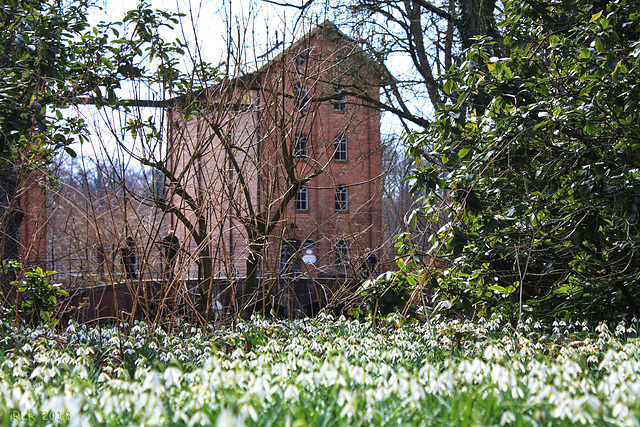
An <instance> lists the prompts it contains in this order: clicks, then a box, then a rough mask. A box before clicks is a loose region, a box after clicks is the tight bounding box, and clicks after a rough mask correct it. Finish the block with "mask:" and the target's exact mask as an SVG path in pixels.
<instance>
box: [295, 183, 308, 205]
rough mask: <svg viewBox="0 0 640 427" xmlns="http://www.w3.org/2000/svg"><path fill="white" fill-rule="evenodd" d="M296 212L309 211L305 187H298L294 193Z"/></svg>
mask: <svg viewBox="0 0 640 427" xmlns="http://www.w3.org/2000/svg"><path fill="white" fill-rule="evenodd" d="M295 203H296V210H297V211H308V210H309V190H308V189H307V187H300V188H299V189H298V192H297V193H296V200H295Z"/></svg>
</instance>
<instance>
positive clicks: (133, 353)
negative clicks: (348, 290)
mask: <svg viewBox="0 0 640 427" xmlns="http://www.w3.org/2000/svg"><path fill="white" fill-rule="evenodd" d="M518 326H519V327H517V328H514V327H513V326H511V325H510V324H508V323H506V322H504V321H502V319H501V318H499V317H498V318H495V319H492V320H487V321H484V320H480V321H478V322H465V321H452V320H446V319H435V320H433V321H432V322H431V324H425V325H411V326H403V325H399V324H395V325H394V324H388V325H385V326H381V327H379V328H377V329H371V328H370V327H369V325H368V324H362V323H358V322H357V321H351V320H347V319H344V318H341V319H332V318H330V317H323V318H318V319H305V320H295V321H286V322H283V321H267V320H262V319H254V320H253V321H252V322H250V323H246V324H241V325H240V326H238V327H236V328H235V329H234V328H231V327H229V328H226V329H219V330H212V331H209V332H203V331H202V330H200V329H196V328H194V327H191V326H189V325H179V326H178V327H177V328H175V329H174V330H173V333H167V332H165V331H163V330H160V329H158V330H149V328H148V327H147V326H145V325H144V324H136V325H134V326H133V327H132V328H131V329H130V330H129V332H128V333H127V334H124V333H123V332H122V330H124V329H122V328H118V327H108V328H88V327H86V326H78V325H74V324H71V325H69V326H68V328H67V329H66V330H65V331H64V332H61V333H58V332H55V331H54V330H51V329H46V328H38V329H25V328H21V329H15V328H13V327H12V326H9V325H7V324H4V323H0V336H1V337H2V339H1V340H0V346H1V347H2V355H1V356H0V424H1V425H106V426H116V425H221V426H226V425H229V426H235V425H242V424H244V425H259V426H268V425H287V426H289V425H291V426H305V425H314V426H315V425H319V426H334V425H337V426H341V425H385V426H386V425H582V424H587V425H591V424H595V425H638V423H639V420H640V357H639V356H640V341H639V340H638V333H637V326H638V325H637V321H636V319H633V320H632V321H631V322H629V323H626V324H625V323H624V322H621V323H620V324H618V325H614V326H611V327H607V326H606V325H605V324H600V325H597V326H595V327H593V328H592V327H591V325H588V324H587V323H586V322H567V323H565V322H560V323H553V324H548V325H546V324H542V323H540V322H536V321H534V320H527V321H525V322H523V323H522V324H520V325H518ZM176 331H177V332H176Z"/></svg>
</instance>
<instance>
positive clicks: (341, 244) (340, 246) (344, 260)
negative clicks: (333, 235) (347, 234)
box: [336, 239, 349, 265]
mask: <svg viewBox="0 0 640 427" xmlns="http://www.w3.org/2000/svg"><path fill="white" fill-rule="evenodd" d="M336 264H337V265H348V264H349V243H347V241H346V240H345V239H338V241H337V242H336Z"/></svg>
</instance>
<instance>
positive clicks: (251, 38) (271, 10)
mask: <svg viewBox="0 0 640 427" xmlns="http://www.w3.org/2000/svg"><path fill="white" fill-rule="evenodd" d="M149 1H150V4H151V7H152V8H153V9H160V10H164V11H172V12H179V13H183V14H185V17H183V18H182V21H181V23H180V24H179V25H177V26H175V28H174V29H173V30H169V29H163V30H162V32H161V36H162V37H163V39H164V40H175V39H176V38H177V39H180V40H183V41H185V42H186V43H187V46H188V49H189V52H190V54H191V55H194V54H195V53H196V52H199V54H200V56H201V59H202V60H204V61H206V62H209V63H211V64H214V65H217V64H221V63H222V62H223V61H225V59H226V54H227V43H228V41H229V33H228V28H233V29H234V31H233V38H235V39H237V38H238V35H237V34H238V30H237V29H238V28H247V29H248V30H247V31H246V33H245V35H244V36H243V37H244V41H243V43H242V45H243V46H244V49H246V50H247V53H246V55H247V57H248V58H252V59H248V60H247V62H249V63H248V64H247V65H248V66H249V68H254V67H256V64H255V63H252V60H253V58H255V57H256V56H258V55H260V54H262V53H264V52H265V51H266V50H268V49H270V48H271V47H273V46H274V45H275V44H276V42H282V41H283V38H284V41H285V43H287V44H288V43H290V42H291V41H292V40H293V39H294V38H297V37H299V36H300V35H301V34H302V33H304V32H305V30H306V28H304V27H305V25H304V24H302V21H300V19H299V18H300V17H299V15H298V14H296V9H295V8H291V7H282V6H275V5H272V4H270V3H268V2H265V1H262V0H149ZM98 5H99V6H100V8H99V9H98V8H96V9H94V10H93V13H92V15H91V16H90V17H89V20H90V22H91V23H93V24H97V23H98V22H99V21H106V22H113V21H119V20H121V19H122V18H123V17H124V14H125V12H126V11H127V10H130V9H133V8H135V7H137V5H138V2H137V1H127V0H98ZM312 12H313V11H312ZM321 13H322V12H319V13H317V14H316V16H315V20H323V19H324V18H322V17H320V16H319V15H320V14H321ZM345 31H346V32H348V29H345ZM182 62H183V66H184V67H185V68H184V69H183V71H185V72H188V71H189V67H190V61H189V59H188V55H187V56H185V60H184V61H182ZM392 72H393V70H392ZM122 86H123V90H122V92H121V93H120V96H123V97H125V98H126V97H129V98H138V99H153V98H156V99H158V98H159V96H158V95H157V94H154V90H153V88H150V87H148V86H144V85H141V86H133V85H132V84H130V83H127V82H123V83H122ZM127 91H128V92H129V94H127V93H126V92H127ZM160 113H161V111H159V109H145V111H143V116H147V117H155V120H156V122H159V114H160ZM74 114H78V115H83V116H84V117H85V118H87V120H88V121H89V122H90V123H92V127H93V128H94V130H93V133H94V135H92V138H91V139H92V142H93V144H89V145H87V144H84V145H83V146H82V147H81V146H79V145H78V144H76V145H74V146H72V148H73V149H74V150H76V151H77V152H79V153H81V154H83V155H87V156H89V157H93V158H97V157H101V156H103V154H102V152H103V151H104V150H107V151H112V154H113V153H115V148H116V146H117V144H116V143H115V142H113V141H114V140H115V137H114V136H111V135H112V134H116V135H120V136H123V135H124V136H125V137H127V135H126V133H124V134H123V131H122V130H121V126H122V125H123V124H124V123H126V121H127V119H128V117H127V115H126V114H124V113H122V112H112V111H110V110H108V109H103V110H101V111H96V110H95V109H94V108H92V107H82V108H80V109H78V110H76V111H75V112H74ZM397 127H399V126H398V125H397V124H395V125H394V124H393V119H392V118H390V117H388V115H387V117H383V133H385V129H386V130H390V132H388V133H395V132H396V131H394V130H393V129H394V128H397ZM125 139H127V138H125ZM129 139H130V138H129ZM132 149H133V150H135V149H136V148H135V146H133V147H132ZM119 154H120V156H122V158H124V159H129V156H128V155H127V154H126V153H123V152H120V153H119Z"/></svg>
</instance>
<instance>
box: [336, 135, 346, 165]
mask: <svg viewBox="0 0 640 427" xmlns="http://www.w3.org/2000/svg"><path fill="white" fill-rule="evenodd" d="M333 145H334V152H333V159H334V160H336V161H338V162H346V161H347V160H348V159H349V157H348V153H347V148H348V144H347V137H346V135H340V136H338V137H337V138H336V139H335V140H334V141H333Z"/></svg>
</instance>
